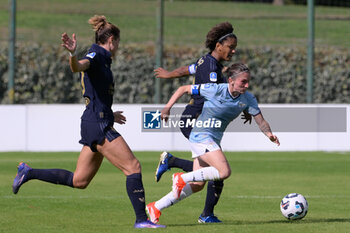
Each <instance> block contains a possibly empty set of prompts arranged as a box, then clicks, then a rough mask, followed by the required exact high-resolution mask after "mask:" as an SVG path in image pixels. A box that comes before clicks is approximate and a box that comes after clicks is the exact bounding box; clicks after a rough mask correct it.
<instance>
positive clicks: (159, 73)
mask: <svg viewBox="0 0 350 233" xmlns="http://www.w3.org/2000/svg"><path fill="white" fill-rule="evenodd" d="M195 73H196V66H195V64H191V65H189V66H181V67H179V68H177V69H175V70H173V71H167V70H166V69H164V68H162V67H158V68H157V69H155V70H154V75H155V76H156V78H164V79H168V78H180V77H183V76H188V75H191V74H195Z"/></svg>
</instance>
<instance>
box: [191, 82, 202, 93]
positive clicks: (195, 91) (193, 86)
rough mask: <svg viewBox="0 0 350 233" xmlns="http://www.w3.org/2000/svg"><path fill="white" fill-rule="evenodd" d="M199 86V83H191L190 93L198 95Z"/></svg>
mask: <svg viewBox="0 0 350 233" xmlns="http://www.w3.org/2000/svg"><path fill="white" fill-rule="evenodd" d="M200 87H201V85H200V84H196V85H191V93H192V95H199V89H200Z"/></svg>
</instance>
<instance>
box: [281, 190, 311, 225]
mask: <svg viewBox="0 0 350 233" xmlns="http://www.w3.org/2000/svg"><path fill="white" fill-rule="evenodd" d="M280 209H281V212H282V215H283V216H284V217H286V218H288V219H289V220H296V219H302V218H304V217H305V215H306V214H307V211H308V209H309V204H308V203H307V200H306V199H305V197H304V196H303V195H301V194H298V193H290V194H288V195H286V196H285V197H284V198H283V199H282V201H281V204H280Z"/></svg>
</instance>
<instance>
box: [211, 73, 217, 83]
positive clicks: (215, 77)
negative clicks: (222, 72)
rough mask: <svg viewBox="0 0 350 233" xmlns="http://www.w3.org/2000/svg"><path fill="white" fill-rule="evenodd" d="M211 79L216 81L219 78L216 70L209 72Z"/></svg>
mask: <svg viewBox="0 0 350 233" xmlns="http://www.w3.org/2000/svg"><path fill="white" fill-rule="evenodd" d="M209 79H210V81H212V82H216V81H217V80H218V74H217V73H216V72H211V73H210V74H209Z"/></svg>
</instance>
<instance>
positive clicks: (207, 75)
mask: <svg viewBox="0 0 350 233" xmlns="http://www.w3.org/2000/svg"><path fill="white" fill-rule="evenodd" d="M222 68H223V66H222V65H221V63H220V62H218V61H217V60H216V59H215V58H214V57H213V56H212V55H211V54H210V53H208V54H206V55H205V56H203V57H201V58H200V59H199V60H198V61H197V62H196V75H195V80H194V84H202V83H217V84H219V83H226V78H225V77H224V76H223V75H222ZM192 99H194V104H195V105H203V103H204V98H203V97H202V96H198V95H192Z"/></svg>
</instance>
